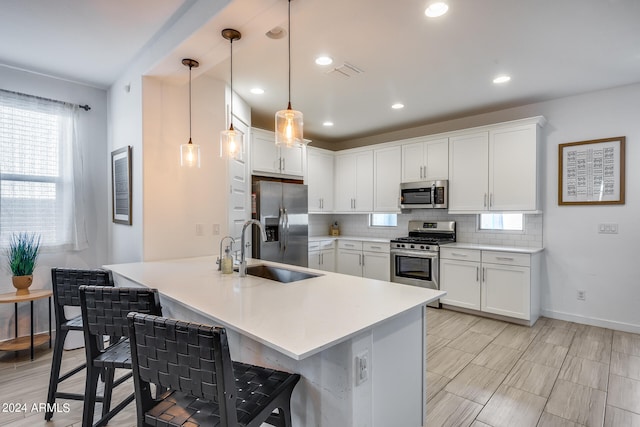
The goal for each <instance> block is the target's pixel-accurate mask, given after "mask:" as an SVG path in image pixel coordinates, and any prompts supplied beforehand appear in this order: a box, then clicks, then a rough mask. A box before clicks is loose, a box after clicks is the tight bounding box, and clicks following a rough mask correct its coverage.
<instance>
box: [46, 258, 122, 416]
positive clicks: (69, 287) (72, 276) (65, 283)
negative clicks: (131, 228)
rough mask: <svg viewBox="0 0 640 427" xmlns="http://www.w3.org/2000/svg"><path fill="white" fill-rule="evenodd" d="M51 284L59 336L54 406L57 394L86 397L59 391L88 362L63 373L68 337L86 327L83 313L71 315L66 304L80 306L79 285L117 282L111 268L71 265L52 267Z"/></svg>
mask: <svg viewBox="0 0 640 427" xmlns="http://www.w3.org/2000/svg"><path fill="white" fill-rule="evenodd" d="M51 284H52V287H53V301H54V306H55V316H56V340H55V344H54V347H53V359H52V361H51V376H50V378H49V391H48V393H47V403H48V405H47V408H53V407H54V405H53V404H54V403H55V401H56V398H60V399H72V400H83V399H84V394H79V393H64V392H59V391H58V385H59V384H60V383H61V382H62V381H64V380H66V379H68V378H70V377H72V376H73V375H75V374H77V373H78V372H80V371H81V370H83V369H84V368H85V366H86V363H83V364H82V365H80V366H77V367H76V368H74V369H72V370H71V371H69V372H67V373H66V374H64V375H62V376H60V366H61V364H62V353H63V350H64V341H65V340H66V338H67V334H68V333H69V331H82V316H81V315H78V316H76V317H73V318H71V319H68V318H67V316H66V315H65V313H64V308H65V307H79V306H80V292H79V290H78V289H79V288H80V286H82V285H98V286H113V279H112V277H111V272H110V271H106V270H78V269H69V268H52V269H51ZM52 416H53V412H52V411H47V412H46V413H45V415H44V419H45V420H47V421H49V420H50V419H51V417H52Z"/></svg>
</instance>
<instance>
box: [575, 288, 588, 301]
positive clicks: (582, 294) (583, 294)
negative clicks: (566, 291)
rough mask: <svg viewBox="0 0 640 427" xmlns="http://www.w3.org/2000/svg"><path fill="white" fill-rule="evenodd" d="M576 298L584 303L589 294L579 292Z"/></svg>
mask: <svg viewBox="0 0 640 427" xmlns="http://www.w3.org/2000/svg"><path fill="white" fill-rule="evenodd" d="M576 298H578V299H579V300H580V301H584V300H586V299H587V292H586V291H583V290H579V291H578V292H577V293H576Z"/></svg>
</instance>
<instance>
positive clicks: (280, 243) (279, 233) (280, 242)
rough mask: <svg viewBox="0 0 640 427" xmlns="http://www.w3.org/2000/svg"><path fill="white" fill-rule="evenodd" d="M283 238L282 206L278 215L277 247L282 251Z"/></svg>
mask: <svg viewBox="0 0 640 427" xmlns="http://www.w3.org/2000/svg"><path fill="white" fill-rule="evenodd" d="M283 239H284V214H283V211H282V208H280V212H279V215H278V249H279V250H280V251H282V240H283Z"/></svg>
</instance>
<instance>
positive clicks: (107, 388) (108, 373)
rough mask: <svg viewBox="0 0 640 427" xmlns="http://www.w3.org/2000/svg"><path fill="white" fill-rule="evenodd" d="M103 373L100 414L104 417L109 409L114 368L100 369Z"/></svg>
mask: <svg viewBox="0 0 640 427" xmlns="http://www.w3.org/2000/svg"><path fill="white" fill-rule="evenodd" d="M102 372H103V373H104V393H103V396H104V397H103V398H102V416H103V417H104V416H105V415H107V414H108V413H109V410H110V409H111V395H112V394H113V379H114V377H115V374H116V370H115V369H112V368H107V369H104V370H103V371H102Z"/></svg>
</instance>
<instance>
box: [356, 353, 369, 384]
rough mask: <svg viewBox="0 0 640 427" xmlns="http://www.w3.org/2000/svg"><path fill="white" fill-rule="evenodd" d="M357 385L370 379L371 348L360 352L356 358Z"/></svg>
mask: <svg viewBox="0 0 640 427" xmlns="http://www.w3.org/2000/svg"><path fill="white" fill-rule="evenodd" d="M355 364H356V370H355V374H356V375H355V376H356V385H360V384H362V383H364V382H365V381H367V380H368V379H369V350H366V351H363V352H362V353H360V354H358V355H357V356H356V359H355Z"/></svg>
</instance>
